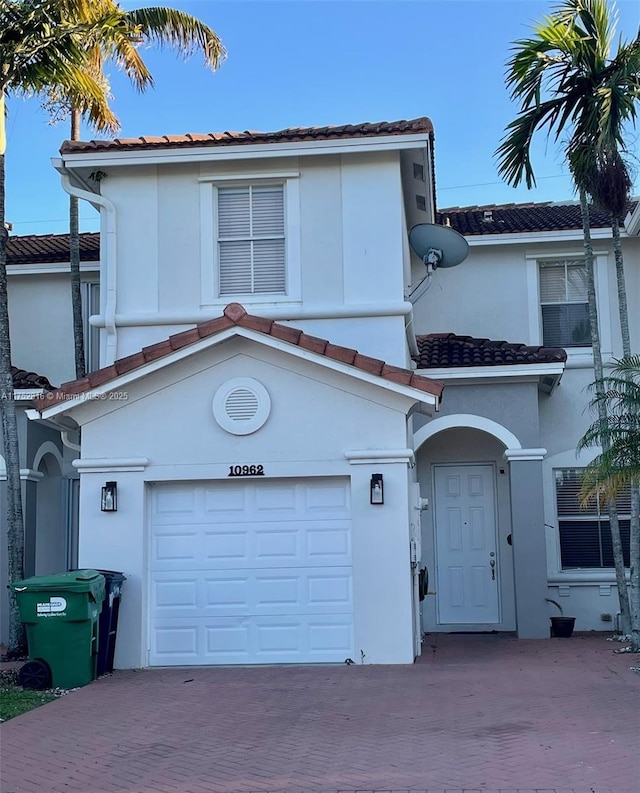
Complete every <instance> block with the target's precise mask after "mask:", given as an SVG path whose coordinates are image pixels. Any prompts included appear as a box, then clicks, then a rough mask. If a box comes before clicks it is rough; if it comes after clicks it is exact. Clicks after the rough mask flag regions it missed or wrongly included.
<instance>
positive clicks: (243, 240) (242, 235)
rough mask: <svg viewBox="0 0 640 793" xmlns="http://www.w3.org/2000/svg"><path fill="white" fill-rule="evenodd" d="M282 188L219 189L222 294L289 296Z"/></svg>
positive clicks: (219, 251)
mask: <svg viewBox="0 0 640 793" xmlns="http://www.w3.org/2000/svg"><path fill="white" fill-rule="evenodd" d="M284 233H285V218H284V187H283V186H282V185H264V186H253V185H251V186H248V187H228V188H219V189H218V256H219V261H218V267H219V294H220V296H221V297H223V296H228V295H250V294H285V293H286V254H285V238H284Z"/></svg>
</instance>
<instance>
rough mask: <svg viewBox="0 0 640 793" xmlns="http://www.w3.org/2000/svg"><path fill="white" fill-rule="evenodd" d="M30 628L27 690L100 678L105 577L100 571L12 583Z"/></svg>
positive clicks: (23, 674) (71, 685) (21, 675)
mask: <svg viewBox="0 0 640 793" xmlns="http://www.w3.org/2000/svg"><path fill="white" fill-rule="evenodd" d="M11 588H12V590H13V591H14V592H15V593H16V597H17V599H18V608H19V609H20V619H21V620H22V622H23V623H24V625H25V627H26V629H27V641H28V643H29V659H30V660H29V661H28V662H27V663H26V664H25V665H24V666H23V667H22V669H21V670H20V673H19V678H20V682H21V683H22V685H23V686H24V687H25V688H48V687H49V686H54V687H56V688H76V687H77V686H85V685H86V684H87V683H90V682H91V681H92V680H94V679H95V677H96V664H97V659H98V617H99V615H100V610H101V608H102V601H103V600H104V596H105V580H104V576H103V575H101V574H100V573H99V572H98V571H97V570H74V571H73V572H71V573H60V574H58V575H47V576H33V577H32V578H25V579H24V581H15V582H14V583H13V584H11Z"/></svg>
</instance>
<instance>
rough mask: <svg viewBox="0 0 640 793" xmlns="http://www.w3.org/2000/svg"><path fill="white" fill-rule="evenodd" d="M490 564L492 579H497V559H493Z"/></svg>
mask: <svg viewBox="0 0 640 793" xmlns="http://www.w3.org/2000/svg"><path fill="white" fill-rule="evenodd" d="M489 564H490V565H491V580H492V581H495V580H496V560H495V559H492V560H491V561H490V562H489Z"/></svg>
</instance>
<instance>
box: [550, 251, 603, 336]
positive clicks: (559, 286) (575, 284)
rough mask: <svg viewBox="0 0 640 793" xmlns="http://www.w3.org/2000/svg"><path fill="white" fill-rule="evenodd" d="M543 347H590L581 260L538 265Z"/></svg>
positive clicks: (584, 276)
mask: <svg viewBox="0 0 640 793" xmlns="http://www.w3.org/2000/svg"><path fill="white" fill-rule="evenodd" d="M539 273H540V307H541V312H542V343H543V344H544V345H545V346H546V347H588V346H590V345H591V332H590V328H589V307H588V304H587V272H586V267H585V265H584V261H582V260H580V259H561V260H552V261H542V262H539Z"/></svg>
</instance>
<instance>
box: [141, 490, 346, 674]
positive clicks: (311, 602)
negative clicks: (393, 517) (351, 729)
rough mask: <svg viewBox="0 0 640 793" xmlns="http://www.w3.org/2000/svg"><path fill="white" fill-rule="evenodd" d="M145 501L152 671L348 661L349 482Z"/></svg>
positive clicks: (156, 494)
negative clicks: (155, 668) (154, 668)
mask: <svg viewBox="0 0 640 793" xmlns="http://www.w3.org/2000/svg"><path fill="white" fill-rule="evenodd" d="M150 489H151V554H150V574H151V597H150V614H151V649H150V656H149V663H150V664H151V665H152V666H153V665H160V666H169V665H183V664H184V665H195V664H268V663H308V662H327V661H344V660H345V658H347V657H352V656H353V631H352V623H353V597H352V581H351V572H352V561H351V520H350V503H349V484H348V480H346V479H307V480H304V481H301V480H291V479H286V480H283V479H281V480H271V481H260V480H255V479H252V480H250V481H247V480H244V481H240V482H238V481H235V482H233V481H232V482H225V481H222V482H219V481H217V482H198V483H193V482H190V483H187V484H185V483H180V484H162V485H153V486H151V488H150Z"/></svg>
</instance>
